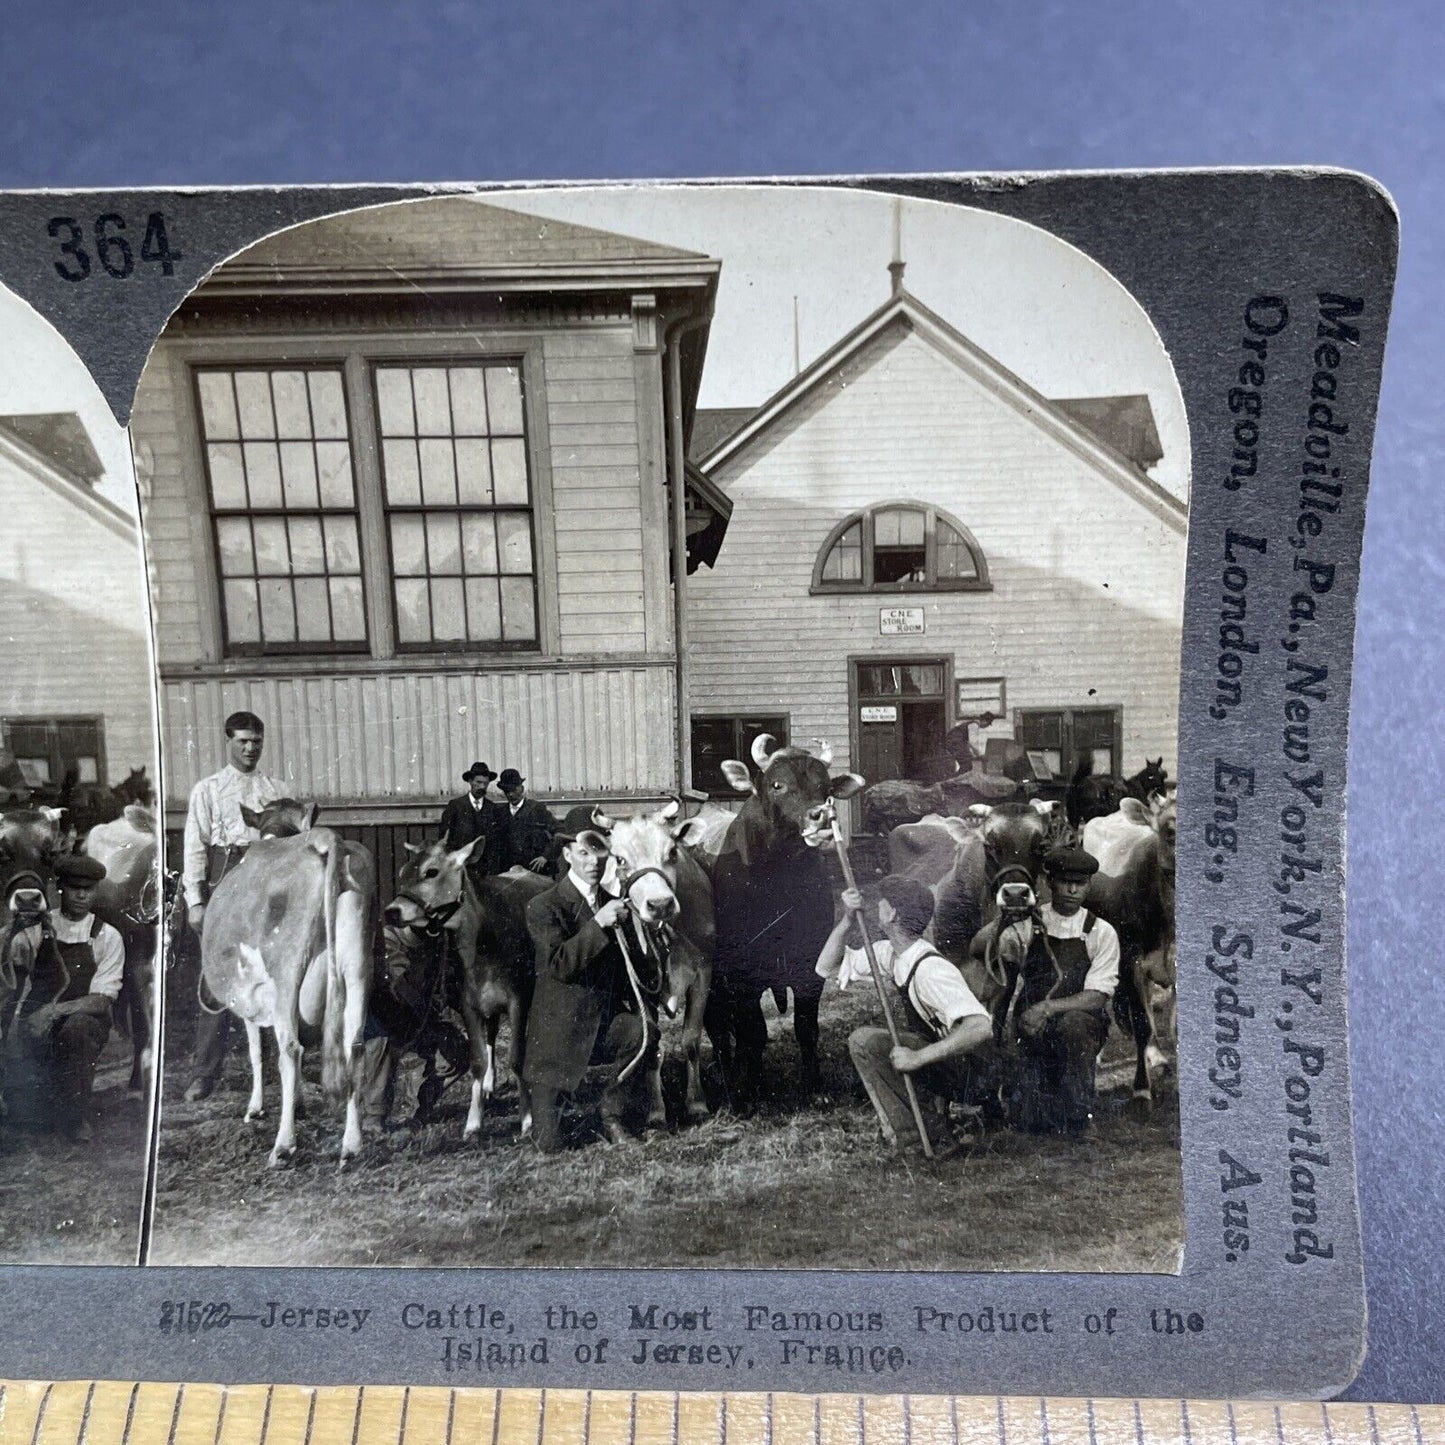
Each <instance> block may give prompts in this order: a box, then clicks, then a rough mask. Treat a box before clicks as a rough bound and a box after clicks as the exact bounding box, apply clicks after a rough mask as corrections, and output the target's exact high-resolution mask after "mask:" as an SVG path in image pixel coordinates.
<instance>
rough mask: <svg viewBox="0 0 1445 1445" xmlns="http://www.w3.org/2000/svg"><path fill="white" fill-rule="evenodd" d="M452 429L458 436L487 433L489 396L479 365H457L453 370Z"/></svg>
mask: <svg viewBox="0 0 1445 1445" xmlns="http://www.w3.org/2000/svg"><path fill="white" fill-rule="evenodd" d="M451 383H452V431H453V433H454V434H455V435H456V436H473V437H484V436H486V434H487V397H486V389H485V385H484V383H483V380H482V369H481V368H480V367H478V366H455V367H453V368H452V371H451Z"/></svg>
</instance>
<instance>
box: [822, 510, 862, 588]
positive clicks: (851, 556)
mask: <svg viewBox="0 0 1445 1445" xmlns="http://www.w3.org/2000/svg"><path fill="white" fill-rule="evenodd" d="M862 580H863V525H862V523H861V522H855V523H854V524H853V525H852V526H851V527H849V528H848V530H847V531H846V532H844V533H843V535H842V536H841V537H839V538H838V540H837V541H836V542H834V543H833V546H832V547H831V549H830V550H829V552H828V555H827V557H825V558H824V559H823V581H825V582H861V581H862Z"/></svg>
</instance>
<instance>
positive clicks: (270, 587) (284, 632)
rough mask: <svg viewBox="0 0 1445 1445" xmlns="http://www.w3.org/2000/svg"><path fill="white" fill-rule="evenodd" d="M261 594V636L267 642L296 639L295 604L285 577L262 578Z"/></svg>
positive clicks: (259, 585)
mask: <svg viewBox="0 0 1445 1445" xmlns="http://www.w3.org/2000/svg"><path fill="white" fill-rule="evenodd" d="M258 588H259V591H260V594H261V636H262V637H263V638H265V640H266V641H267V642H295V641H296V606H295V603H294V602H293V601H292V598H291V583H290V582H289V581H287V580H286V579H285V578H275V579H266V578H263V579H262V580H261V582H260V583H259V584H258Z"/></svg>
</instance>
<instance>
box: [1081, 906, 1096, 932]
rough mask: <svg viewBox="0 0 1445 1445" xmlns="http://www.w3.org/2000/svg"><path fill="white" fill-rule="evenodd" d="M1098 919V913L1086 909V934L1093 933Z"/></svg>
mask: <svg viewBox="0 0 1445 1445" xmlns="http://www.w3.org/2000/svg"><path fill="white" fill-rule="evenodd" d="M1098 921H1099V918H1098V915H1097V914H1094V913H1090V912H1088V911H1087V910H1086V911H1085V913H1084V932H1085V933H1086V934H1089V933H1092V932H1093V931H1094V925H1095V924H1096V923H1097V922H1098Z"/></svg>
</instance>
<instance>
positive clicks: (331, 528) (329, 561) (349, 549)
mask: <svg viewBox="0 0 1445 1445" xmlns="http://www.w3.org/2000/svg"><path fill="white" fill-rule="evenodd" d="M326 568H327V570H328V571H329V572H333V573H336V572H360V571H361V554H360V552H359V550H358V549H357V544H356V518H355V517H327V518H326Z"/></svg>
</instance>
